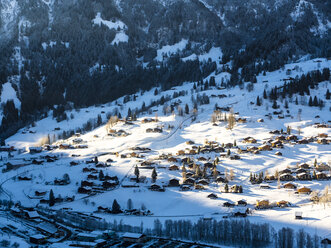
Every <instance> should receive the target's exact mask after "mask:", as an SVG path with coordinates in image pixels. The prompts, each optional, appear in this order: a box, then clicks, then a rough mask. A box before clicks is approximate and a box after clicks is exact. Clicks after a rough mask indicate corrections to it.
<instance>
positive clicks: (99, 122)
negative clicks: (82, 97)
mask: <svg viewBox="0 0 331 248" xmlns="http://www.w3.org/2000/svg"><path fill="white" fill-rule="evenodd" d="M101 125H102V117H101V115H98V118H97V126H98V127H100V126H101Z"/></svg>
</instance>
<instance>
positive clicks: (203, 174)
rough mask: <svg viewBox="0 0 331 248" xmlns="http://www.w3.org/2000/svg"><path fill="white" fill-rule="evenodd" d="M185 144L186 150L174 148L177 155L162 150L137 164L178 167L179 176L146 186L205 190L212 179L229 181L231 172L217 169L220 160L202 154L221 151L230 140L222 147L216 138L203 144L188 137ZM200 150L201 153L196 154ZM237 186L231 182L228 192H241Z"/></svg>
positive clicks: (227, 145)
mask: <svg viewBox="0 0 331 248" xmlns="http://www.w3.org/2000/svg"><path fill="white" fill-rule="evenodd" d="M186 144H187V145H191V146H192V147H191V148H188V149H187V150H185V151H184V150H179V151H177V153H176V156H173V155H172V154H161V155H159V156H158V157H156V158H153V159H148V160H144V161H142V162H141V163H140V167H142V168H144V169H154V168H159V169H168V170H170V171H180V170H181V174H182V180H179V179H178V178H171V179H170V180H169V182H168V183H167V184H165V185H158V184H156V183H153V184H151V185H150V186H149V188H148V189H149V190H152V191H159V192H163V191H164V190H165V188H166V187H180V190H182V191H188V190H192V189H195V190H204V189H205V188H206V187H207V186H208V185H209V184H210V183H212V182H216V183H228V181H229V180H230V176H229V175H227V173H223V172H220V171H218V170H217V167H216V165H217V164H218V163H219V159H218V158H216V159H215V160H214V161H210V159H209V158H207V157H205V156H203V154H207V153H211V152H217V153H220V154H221V155H222V154H223V152H224V151H225V148H224V147H227V148H231V147H233V144H232V143H229V144H225V145H224V147H223V145H220V144H219V143H217V142H215V141H206V142H205V144H204V145H203V146H196V145H195V144H194V142H193V141H187V142H186ZM199 154H201V155H200V156H199ZM187 155H189V156H187ZM190 155H195V156H190ZM223 155H224V156H225V157H229V158H230V156H233V157H234V156H235V155H229V154H227V153H224V154H223ZM162 162H165V163H166V164H168V166H163V165H162ZM179 164H181V166H179ZM232 174H233V173H232ZM232 176H233V175H232ZM132 181H136V178H132ZM142 181H143V178H142V177H141V178H139V182H142ZM180 181H181V182H180ZM240 188H241V187H240V186H238V185H233V186H232V187H231V188H230V189H229V190H228V191H227V192H235V193H240V192H242V188H241V190H239V189H240Z"/></svg>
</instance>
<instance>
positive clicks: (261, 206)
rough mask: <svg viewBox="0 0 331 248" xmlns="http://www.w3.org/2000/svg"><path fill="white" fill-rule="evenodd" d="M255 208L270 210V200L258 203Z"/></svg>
mask: <svg viewBox="0 0 331 248" xmlns="http://www.w3.org/2000/svg"><path fill="white" fill-rule="evenodd" d="M255 207H256V208H257V209H265V208H270V203H269V200H261V201H257V203H256V206H255Z"/></svg>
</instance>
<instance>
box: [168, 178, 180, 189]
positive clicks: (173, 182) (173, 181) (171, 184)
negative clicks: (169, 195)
mask: <svg viewBox="0 0 331 248" xmlns="http://www.w3.org/2000/svg"><path fill="white" fill-rule="evenodd" d="M168 187H179V180H178V179H176V178H172V179H170V180H169V183H168Z"/></svg>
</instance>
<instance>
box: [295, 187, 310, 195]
mask: <svg viewBox="0 0 331 248" xmlns="http://www.w3.org/2000/svg"><path fill="white" fill-rule="evenodd" d="M298 193H299V194H310V193H311V189H310V188H307V187H301V188H298Z"/></svg>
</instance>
